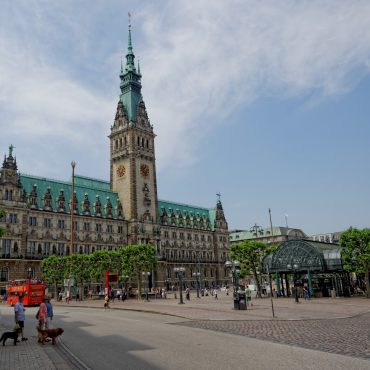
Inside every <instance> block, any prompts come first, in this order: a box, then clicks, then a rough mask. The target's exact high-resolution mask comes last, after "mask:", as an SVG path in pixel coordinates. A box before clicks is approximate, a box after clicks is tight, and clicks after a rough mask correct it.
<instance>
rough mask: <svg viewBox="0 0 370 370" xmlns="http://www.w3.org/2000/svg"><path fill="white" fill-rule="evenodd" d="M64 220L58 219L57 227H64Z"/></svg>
mask: <svg viewBox="0 0 370 370" xmlns="http://www.w3.org/2000/svg"><path fill="white" fill-rule="evenodd" d="M64 226H65V225H64V220H58V229H64Z"/></svg>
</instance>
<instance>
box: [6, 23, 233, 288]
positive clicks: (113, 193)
mask: <svg viewBox="0 0 370 370" xmlns="http://www.w3.org/2000/svg"><path fill="white" fill-rule="evenodd" d="M134 59H135V55H134V53H133V47H132V42H131V29H130V27H129V34H128V52H127V55H126V66H125V67H124V66H121V73H120V75H119V77H120V89H121V95H120V98H119V101H118V104H117V110H116V114H115V118H114V121H113V124H112V126H111V128H110V135H109V146H110V169H109V170H110V181H109V182H108V181H104V180H96V179H94V178H87V177H82V176H77V175H76V176H73V177H72V179H74V181H72V179H71V181H56V180H52V179H47V178H41V177H37V176H30V175H25V174H22V173H21V172H19V169H18V163H17V160H16V157H15V153H13V151H14V147H13V146H12V145H10V147H9V151H8V152H7V154H6V155H5V157H4V161H3V164H2V167H1V170H0V172H1V174H0V209H3V210H5V211H6V216H5V217H3V218H0V227H2V228H4V229H5V235H4V236H3V238H2V240H1V241H0V242H1V253H0V272H1V276H0V277H1V281H0V289H1V290H3V289H4V288H5V285H6V283H7V281H8V280H13V279H20V278H26V277H27V276H31V277H40V276H41V271H40V260H42V259H43V258H45V257H48V256H50V255H58V256H66V255H69V254H70V252H71V251H70V246H71V239H72V240H73V253H85V254H89V253H93V252H94V251H97V250H104V249H106V250H117V249H119V248H121V247H122V246H123V247H124V246H125V245H128V244H139V243H144V244H151V245H153V246H154V247H155V249H156V253H157V257H158V265H157V267H156V269H155V271H153V272H152V275H151V282H150V283H151V286H153V287H164V286H170V285H172V284H174V283H175V281H177V279H176V275H175V272H174V267H179V266H182V267H185V268H186V271H185V276H184V282H185V284H186V285H188V286H195V278H194V275H193V272H198V269H199V270H200V272H201V280H202V285H203V286H213V285H219V284H222V283H223V282H225V280H227V279H228V277H227V276H226V271H225V268H224V263H225V261H226V260H227V259H228V257H229V236H228V225H227V222H226V219H225V215H224V211H223V208H222V204H221V200H220V196H219V195H218V197H217V200H216V205H215V207H213V208H204V207H198V206H190V205H187V204H180V203H177V202H169V201H164V200H160V199H158V198H157V178H156V161H155V150H154V146H155V134H154V128H153V126H152V125H151V123H150V121H149V118H148V114H147V111H146V108H145V103H144V101H143V98H142V94H141V73H140V67H139V65H137V67H136V66H135V62H134ZM4 149H5V148H4ZM19 166H20V168H21V160H20V161H19ZM72 183H73V186H74V194H72ZM72 196H73V197H74V199H73V202H72ZM72 204H73V227H72V230H73V231H74V233H73V234H74V236H73V238H71V208H72Z"/></svg>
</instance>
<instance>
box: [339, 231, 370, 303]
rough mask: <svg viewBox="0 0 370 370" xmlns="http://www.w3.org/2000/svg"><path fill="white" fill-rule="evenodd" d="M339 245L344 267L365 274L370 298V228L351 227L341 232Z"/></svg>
mask: <svg viewBox="0 0 370 370" xmlns="http://www.w3.org/2000/svg"><path fill="white" fill-rule="evenodd" d="M339 245H340V246H341V248H342V252H341V253H342V260H343V266H344V269H345V270H347V271H350V272H356V273H357V274H364V275H365V281H366V291H367V297H368V298H370V279H369V268H370V229H368V228H366V229H362V230H359V229H356V228H352V227H350V228H349V229H348V230H347V231H345V232H344V233H342V234H341V236H340V241H339Z"/></svg>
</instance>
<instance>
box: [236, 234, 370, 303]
mask: <svg viewBox="0 0 370 370" xmlns="http://www.w3.org/2000/svg"><path fill="white" fill-rule="evenodd" d="M339 244H340V247H341V256H342V261H343V268H344V270H345V271H348V272H352V273H356V274H357V276H364V280H365V284H366V296H367V297H368V298H370V277H369V269H370V229H369V228H365V229H362V230H359V229H356V228H352V227H350V228H349V229H348V230H346V231H345V232H343V233H342V234H341V236H340V242H339ZM275 250H276V246H268V245H267V244H264V243H262V242H259V241H254V240H247V241H243V242H241V243H238V244H234V245H232V246H231V258H232V259H235V260H238V261H240V263H241V267H242V268H241V270H240V272H239V274H238V275H239V277H241V278H243V277H246V276H251V275H252V276H253V277H254V279H255V281H256V285H257V295H258V296H259V297H261V282H260V279H259V276H261V274H260V273H261V272H262V271H261V269H262V261H263V259H264V257H265V256H267V255H269V254H271V253H273V252H274V251H275Z"/></svg>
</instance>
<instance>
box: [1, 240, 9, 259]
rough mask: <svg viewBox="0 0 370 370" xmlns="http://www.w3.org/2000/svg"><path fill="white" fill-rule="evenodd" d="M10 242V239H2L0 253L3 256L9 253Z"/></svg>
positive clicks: (5, 256)
mask: <svg viewBox="0 0 370 370" xmlns="http://www.w3.org/2000/svg"><path fill="white" fill-rule="evenodd" d="M10 242H11V240H10V239H3V245H2V250H1V255H2V257H3V258H7V257H8V256H9V254H10ZM9 257H10V256H9Z"/></svg>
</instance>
